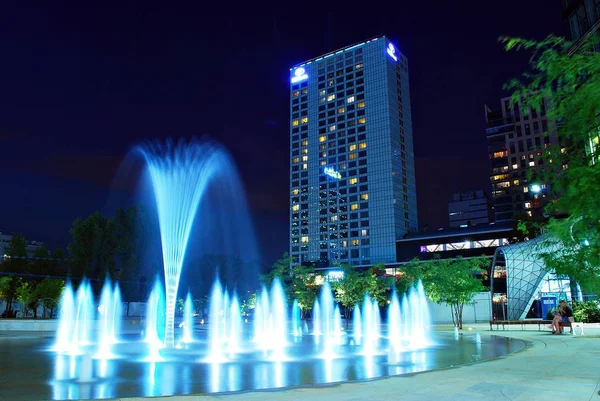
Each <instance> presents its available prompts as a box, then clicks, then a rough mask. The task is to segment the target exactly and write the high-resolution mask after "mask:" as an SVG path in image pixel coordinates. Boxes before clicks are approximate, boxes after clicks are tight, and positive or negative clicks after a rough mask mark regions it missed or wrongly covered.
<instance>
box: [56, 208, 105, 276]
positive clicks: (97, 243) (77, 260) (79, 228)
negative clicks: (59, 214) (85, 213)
mask: <svg viewBox="0 0 600 401" xmlns="http://www.w3.org/2000/svg"><path fill="white" fill-rule="evenodd" d="M71 235H72V237H73V239H72V241H71V243H70V244H69V246H68V250H69V260H70V266H71V274H72V275H73V276H74V277H78V278H80V277H88V278H92V279H94V278H95V279H104V277H106V274H107V273H109V274H110V275H111V276H112V277H114V273H115V271H114V268H115V258H114V255H115V248H116V240H115V235H114V222H113V221H112V220H111V219H108V218H106V217H104V216H102V215H100V213H98V212H96V213H94V214H92V215H91V216H89V217H88V218H86V219H85V220H82V219H80V218H78V219H76V220H75V221H74V222H73V227H72V228H71Z"/></svg>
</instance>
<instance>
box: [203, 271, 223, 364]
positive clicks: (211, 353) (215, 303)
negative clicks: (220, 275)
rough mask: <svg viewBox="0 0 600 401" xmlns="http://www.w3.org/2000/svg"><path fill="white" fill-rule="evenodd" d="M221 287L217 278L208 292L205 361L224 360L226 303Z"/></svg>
mask: <svg viewBox="0 0 600 401" xmlns="http://www.w3.org/2000/svg"><path fill="white" fill-rule="evenodd" d="M224 301H225V297H224V294H223V290H222V288H221V283H220V282H219V281H218V280H217V281H215V283H214V284H213V288H212V291H211V293H210V309H209V318H208V319H209V324H210V326H209V329H208V356H207V361H208V362H211V363H216V362H224V361H225V355H224V352H223V343H224V342H225V339H226V330H227V329H226V323H227V322H226V320H225V314H226V309H227V305H225V302H224Z"/></svg>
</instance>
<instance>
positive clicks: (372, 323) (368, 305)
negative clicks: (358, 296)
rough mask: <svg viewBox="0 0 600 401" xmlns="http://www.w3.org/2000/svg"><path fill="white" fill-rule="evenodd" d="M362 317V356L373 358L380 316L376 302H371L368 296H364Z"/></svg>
mask: <svg viewBox="0 0 600 401" xmlns="http://www.w3.org/2000/svg"><path fill="white" fill-rule="evenodd" d="M362 317H363V333H364V336H365V337H364V343H363V354H364V355H367V356H373V355H375V354H377V352H378V349H379V338H380V325H381V315H380V313H379V305H377V300H372V299H371V297H369V295H368V294H365V298H364V301H363V309H362Z"/></svg>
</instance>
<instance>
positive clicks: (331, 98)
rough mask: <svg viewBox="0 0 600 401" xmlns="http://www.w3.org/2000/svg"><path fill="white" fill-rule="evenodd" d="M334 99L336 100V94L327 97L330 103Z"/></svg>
mask: <svg viewBox="0 0 600 401" xmlns="http://www.w3.org/2000/svg"><path fill="white" fill-rule="evenodd" d="M334 99H335V94H333V93H332V94H331V95H329V96H327V101H328V102H331V101H332V100H334Z"/></svg>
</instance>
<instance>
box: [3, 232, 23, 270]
mask: <svg viewBox="0 0 600 401" xmlns="http://www.w3.org/2000/svg"><path fill="white" fill-rule="evenodd" d="M4 253H5V254H6V256H7V257H8V258H7V259H5V260H4V262H3V263H1V264H0V268H1V269H2V271H6V272H11V273H27V272H28V260H27V241H25V237H23V236H22V235H21V234H15V235H13V236H12V238H11V240H10V244H9V245H8V247H7V248H5V249H4Z"/></svg>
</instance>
